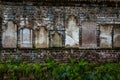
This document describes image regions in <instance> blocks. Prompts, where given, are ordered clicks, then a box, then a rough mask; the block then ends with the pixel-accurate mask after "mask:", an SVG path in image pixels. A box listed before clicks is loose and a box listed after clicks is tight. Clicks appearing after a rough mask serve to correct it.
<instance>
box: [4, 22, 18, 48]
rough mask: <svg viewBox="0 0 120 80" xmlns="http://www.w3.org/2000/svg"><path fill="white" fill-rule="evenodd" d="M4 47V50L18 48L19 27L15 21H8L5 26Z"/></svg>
mask: <svg viewBox="0 0 120 80" xmlns="http://www.w3.org/2000/svg"><path fill="white" fill-rule="evenodd" d="M2 46H3V47H4V48H16V47H17V25H16V24H14V23H13V21H8V22H7V23H6V25H5V26H3V33H2Z"/></svg>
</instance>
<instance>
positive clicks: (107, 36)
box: [100, 25, 113, 48]
mask: <svg viewBox="0 0 120 80" xmlns="http://www.w3.org/2000/svg"><path fill="white" fill-rule="evenodd" d="M112 27H113V26H112V25H101V26H100V47H101V48H111V47H112Z"/></svg>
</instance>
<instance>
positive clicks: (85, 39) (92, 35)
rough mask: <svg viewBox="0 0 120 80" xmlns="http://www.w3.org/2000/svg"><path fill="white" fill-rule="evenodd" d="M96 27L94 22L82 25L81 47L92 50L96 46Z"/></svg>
mask: <svg viewBox="0 0 120 80" xmlns="http://www.w3.org/2000/svg"><path fill="white" fill-rule="evenodd" d="M96 26H97V25H96V23H95V22H89V21H87V22H83V23H82V47H85V48H94V47H96V46H97V41H96Z"/></svg>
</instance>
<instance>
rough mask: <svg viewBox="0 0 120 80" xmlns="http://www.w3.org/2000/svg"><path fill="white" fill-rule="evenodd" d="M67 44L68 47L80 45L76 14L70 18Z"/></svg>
mask: <svg viewBox="0 0 120 80" xmlns="http://www.w3.org/2000/svg"><path fill="white" fill-rule="evenodd" d="M65 45H66V47H79V27H78V26H77V20H76V18H75V16H70V17H69V18H68V26H67V28H66V41H65Z"/></svg>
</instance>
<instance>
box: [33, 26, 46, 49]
mask: <svg viewBox="0 0 120 80" xmlns="http://www.w3.org/2000/svg"><path fill="white" fill-rule="evenodd" d="M35 47H36V48H47V47H48V31H47V28H46V27H45V26H40V27H38V28H37V29H36V30H35Z"/></svg>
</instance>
